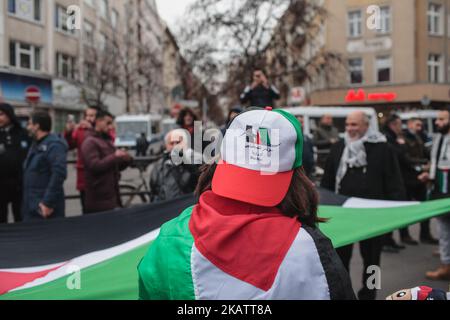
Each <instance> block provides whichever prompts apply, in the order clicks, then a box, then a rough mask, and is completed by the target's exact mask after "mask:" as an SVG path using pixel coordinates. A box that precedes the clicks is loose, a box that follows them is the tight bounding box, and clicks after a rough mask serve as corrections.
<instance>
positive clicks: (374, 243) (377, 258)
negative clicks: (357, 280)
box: [336, 237, 383, 296]
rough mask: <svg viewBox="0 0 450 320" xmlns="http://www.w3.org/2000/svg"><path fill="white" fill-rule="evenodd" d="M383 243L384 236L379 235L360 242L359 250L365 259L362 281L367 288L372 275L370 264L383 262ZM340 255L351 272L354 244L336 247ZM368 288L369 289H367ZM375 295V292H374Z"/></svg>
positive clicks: (377, 264)
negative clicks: (369, 269)
mask: <svg viewBox="0 0 450 320" xmlns="http://www.w3.org/2000/svg"><path fill="white" fill-rule="evenodd" d="M382 244H383V237H377V238H373V239H369V240H365V241H361V242H360V243H359V248H360V249H359V250H360V252H361V256H362V259H363V265H364V269H363V274H362V283H363V288H366V289H367V280H368V279H369V277H370V276H371V274H370V273H367V269H368V268H369V267H370V266H380V264H381V247H382ZM336 251H337V253H338V255H339V257H340V258H341V260H342V263H343V264H344V267H345V268H346V269H347V271H348V272H349V273H350V261H351V259H352V255H353V244H352V245H349V246H346V247H342V248H339V249H336ZM367 290H368V289H367ZM374 296H375V292H374Z"/></svg>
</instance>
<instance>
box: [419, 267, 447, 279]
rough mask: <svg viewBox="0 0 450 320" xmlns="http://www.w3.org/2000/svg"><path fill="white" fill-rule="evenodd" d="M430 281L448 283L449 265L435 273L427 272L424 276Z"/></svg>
mask: <svg viewBox="0 0 450 320" xmlns="http://www.w3.org/2000/svg"><path fill="white" fill-rule="evenodd" d="M425 276H426V277H427V279H430V280H435V281H438V280H442V281H450V264H447V265H443V266H441V267H439V268H438V269H437V270H436V271H429V272H427V273H426V275H425Z"/></svg>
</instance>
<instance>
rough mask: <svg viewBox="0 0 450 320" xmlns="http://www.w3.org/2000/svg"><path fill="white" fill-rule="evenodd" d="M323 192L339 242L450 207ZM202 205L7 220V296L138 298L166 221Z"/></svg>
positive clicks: (2, 231) (329, 227)
mask: <svg viewBox="0 0 450 320" xmlns="http://www.w3.org/2000/svg"><path fill="white" fill-rule="evenodd" d="M320 193H321V204H322V205H321V207H320V215H321V216H322V217H325V218H330V219H331V220H330V221H329V222H328V223H326V224H322V225H321V230H322V231H323V232H324V233H325V234H326V235H327V236H328V237H329V238H330V239H331V240H332V242H333V244H334V246H335V247H341V246H344V245H347V244H351V243H355V242H358V241H361V240H365V239H369V238H372V237H376V236H379V235H383V234H385V233H388V232H390V231H393V230H396V229H399V228H402V227H405V226H408V225H412V224H415V223H418V222H420V221H423V220H426V219H429V218H432V217H436V216H439V215H442V214H445V213H447V212H449V211H450V199H444V200H439V201H430V202H425V203H402V202H388V201H372V200H365V199H355V198H346V197H342V196H337V195H335V194H332V193H328V192H325V191H322V190H321V192H320ZM195 203H196V199H194V198H193V197H192V196H187V197H184V198H180V199H178V200H175V201H171V202H167V203H161V204H152V205H146V206H138V207H135V208H131V209H126V210H121V211H113V212H109V213H102V214H97V215H91V216H83V217H77V218H69V219H60V220H50V221H45V222H32V223H22V224H15V225H3V226H0V299H101V300H108V299H137V298H138V296H139V290H138V271H137V266H138V264H139V262H140V261H141V259H142V258H143V257H144V255H145V254H146V252H147V251H148V249H149V246H151V244H152V242H153V241H154V240H155V239H156V237H157V236H158V234H159V232H160V231H159V229H160V227H161V226H162V225H163V224H164V223H166V222H168V221H169V220H172V219H174V218H176V217H178V216H179V215H180V213H181V212H183V211H184V212H185V213H186V211H185V210H186V208H191V207H192V206H193V205H194V204H195ZM161 254H164V253H161ZM199 257H200V256H199ZM77 270H80V272H78V271H77ZM78 285H80V287H78ZM257 285H260V284H257ZM187 289H189V288H187ZM261 289H262V290H263V291H264V289H267V287H264V286H263V285H261Z"/></svg>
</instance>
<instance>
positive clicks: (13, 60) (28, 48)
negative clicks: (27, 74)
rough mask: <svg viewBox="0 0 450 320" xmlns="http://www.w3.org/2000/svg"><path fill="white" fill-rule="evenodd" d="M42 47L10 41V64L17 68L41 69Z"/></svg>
mask: <svg viewBox="0 0 450 320" xmlns="http://www.w3.org/2000/svg"><path fill="white" fill-rule="evenodd" d="M41 50H42V49H41V48H39V47H36V46H33V45H30V44H26V43H21V42H18V41H11V42H10V43H9V64H10V65H11V66H13V67H16V68H21V69H28V70H36V71H39V70H41Z"/></svg>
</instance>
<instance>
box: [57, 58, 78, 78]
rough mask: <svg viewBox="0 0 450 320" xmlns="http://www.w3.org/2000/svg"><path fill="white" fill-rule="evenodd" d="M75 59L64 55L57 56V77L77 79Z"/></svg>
mask: <svg viewBox="0 0 450 320" xmlns="http://www.w3.org/2000/svg"><path fill="white" fill-rule="evenodd" d="M75 61H76V60H75V58H74V57H72V56H69V55H67V54H64V53H59V52H58V53H57V54H56V75H57V76H58V77H61V78H66V79H75V63H76V62H75Z"/></svg>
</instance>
